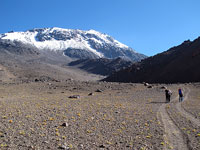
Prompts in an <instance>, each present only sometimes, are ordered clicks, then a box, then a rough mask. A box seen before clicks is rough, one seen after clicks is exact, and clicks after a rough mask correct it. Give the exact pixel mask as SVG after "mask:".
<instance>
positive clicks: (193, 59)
mask: <svg viewBox="0 0 200 150" xmlns="http://www.w3.org/2000/svg"><path fill="white" fill-rule="evenodd" d="M104 80H105V81H112V82H150V83H177V82H181V83H184V82H199V81H200V38H198V39H196V40H194V41H192V42H191V41H189V40H188V41H185V42H183V43H182V44H181V45H179V46H176V47H173V48H171V49H169V50H168V51H165V52H163V53H160V54H157V55H155V56H153V57H149V58H147V59H144V60H142V61H141V62H138V63H135V64H133V65H132V66H131V67H129V68H127V69H124V70H121V71H119V72H117V73H114V74H112V75H111V76H109V77H108V78H106V79H104Z"/></svg>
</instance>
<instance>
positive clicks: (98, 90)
mask: <svg viewBox="0 0 200 150" xmlns="http://www.w3.org/2000/svg"><path fill="white" fill-rule="evenodd" d="M95 92H103V91H102V90H100V89H97V90H96V91H95Z"/></svg>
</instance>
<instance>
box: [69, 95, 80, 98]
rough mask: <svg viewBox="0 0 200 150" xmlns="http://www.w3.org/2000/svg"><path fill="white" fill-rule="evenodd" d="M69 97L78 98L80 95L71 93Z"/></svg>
mask: <svg viewBox="0 0 200 150" xmlns="http://www.w3.org/2000/svg"><path fill="white" fill-rule="evenodd" d="M69 98H76V99H79V98H80V95H72V96H69Z"/></svg>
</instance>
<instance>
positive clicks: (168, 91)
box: [165, 89, 172, 103]
mask: <svg viewBox="0 0 200 150" xmlns="http://www.w3.org/2000/svg"><path fill="white" fill-rule="evenodd" d="M171 95H172V92H171V91H170V90H168V89H166V90H165V96H166V103H169V102H170V100H171Z"/></svg>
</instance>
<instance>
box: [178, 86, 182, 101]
mask: <svg viewBox="0 0 200 150" xmlns="http://www.w3.org/2000/svg"><path fill="white" fill-rule="evenodd" d="M178 95H179V102H182V101H183V91H182V89H181V88H179V89H178Z"/></svg>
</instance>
